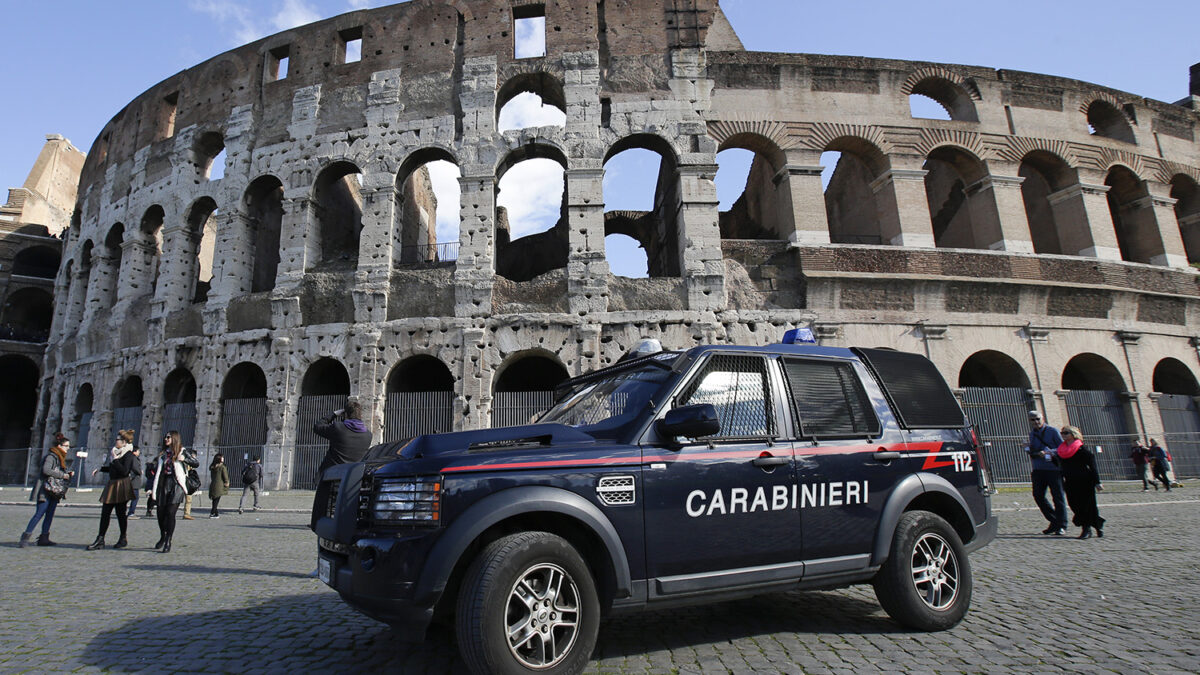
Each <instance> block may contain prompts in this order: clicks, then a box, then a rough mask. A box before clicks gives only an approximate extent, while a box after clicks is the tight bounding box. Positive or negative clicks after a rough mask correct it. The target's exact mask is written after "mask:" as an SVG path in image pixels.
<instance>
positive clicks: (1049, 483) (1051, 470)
mask: <svg viewBox="0 0 1200 675" xmlns="http://www.w3.org/2000/svg"><path fill="white" fill-rule="evenodd" d="M1029 424H1030V426H1032V427H1033V428H1032V429H1031V430H1030V431H1029V443H1028V444H1027V445H1026V446H1025V451H1026V452H1028V453H1029V459H1030V461H1031V462H1032V464H1033V469H1032V471H1031V472H1030V474H1029V482H1030V484H1031V487H1032V489H1033V501H1034V502H1036V503H1037V505H1038V508H1039V509H1041V511H1042V515H1043V516H1045V518H1046V520H1047V521H1048V522H1049V523H1050V524H1049V525H1048V526H1047V527H1046V529H1044V530H1042V534H1055V535H1064V534H1066V533H1067V497H1066V494H1065V493H1064V492H1063V475H1062V470H1061V469H1059V466H1058V463H1057V460H1056V459H1055V457H1054V451H1055V450H1056V449H1057V448H1058V446H1060V445H1062V442H1063V439H1062V436H1060V435H1059V433H1058V429H1055V428H1054V427H1052V426H1050V425H1048V424H1046V423H1045V422H1043V421H1042V414H1041V413H1040V412H1038V411H1036V410H1030V411H1029ZM1047 490H1049V491H1050V497H1051V499H1052V500H1053V501H1054V506H1053V507H1051V505H1050V502H1049V501H1047V500H1046V491H1047Z"/></svg>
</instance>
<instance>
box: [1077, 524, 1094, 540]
mask: <svg viewBox="0 0 1200 675" xmlns="http://www.w3.org/2000/svg"><path fill="white" fill-rule="evenodd" d="M1079 538H1080V539H1091V538H1092V527H1091V525H1086V526H1084V528H1083V532H1080V533H1079Z"/></svg>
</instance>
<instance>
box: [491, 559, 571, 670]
mask: <svg viewBox="0 0 1200 675" xmlns="http://www.w3.org/2000/svg"><path fill="white" fill-rule="evenodd" d="M581 619H582V607H581V606H580V600H579V588H578V587H577V586H576V585H575V580H574V579H572V578H571V575H570V574H567V572H566V571H565V570H564V569H563V568H561V567H559V566H558V565H554V564H552V563H538V564H536V565H533V566H531V567H530V568H529V569H527V570H525V572H523V573H522V574H521V575H520V576H519V577H517V581H516V582H515V583H513V586H512V589H511V590H510V591H509V594H508V605H507V607H506V608H505V620H504V626H505V636H506V637H507V639H508V649H509V651H510V652H512V655H513V656H514V657H516V659H517V660H518V661H520V662H521V664H522V665H524V666H526V667H527V668H531V669H533V670H543V669H546V668H552V667H554V666H556V665H558V664H559V663H561V662H562V660H563V659H565V658H566V657H567V654H569V653H570V652H571V648H572V647H574V646H575V640H576V639H577V638H578V637H579V622H580V620H581Z"/></svg>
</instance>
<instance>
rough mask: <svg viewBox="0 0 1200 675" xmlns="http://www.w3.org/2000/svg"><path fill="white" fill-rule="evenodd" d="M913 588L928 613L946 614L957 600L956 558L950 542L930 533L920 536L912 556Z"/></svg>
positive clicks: (957, 570)
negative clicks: (939, 612) (936, 611)
mask: <svg viewBox="0 0 1200 675" xmlns="http://www.w3.org/2000/svg"><path fill="white" fill-rule="evenodd" d="M912 581H913V587H914V588H916V590H917V595H918V596H919V597H920V598H921V601H922V602H924V603H925V605H926V606H928V607H929V608H930V609H935V610H938V611H942V610H945V609H946V608H948V607H950V606H951V605H953V604H954V601H955V599H957V598H958V589H959V567H958V556H956V555H955V554H954V549H953V548H952V547H951V546H950V542H948V541H946V540H945V539H944V538H942V537H941V536H939V535H937V534H935V533H932V532H929V533H926V534H924V535H922V536H921V538H920V539H918V540H917V543H916V545H915V546H913V552H912Z"/></svg>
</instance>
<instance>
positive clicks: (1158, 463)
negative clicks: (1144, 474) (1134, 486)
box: [1150, 438, 1171, 492]
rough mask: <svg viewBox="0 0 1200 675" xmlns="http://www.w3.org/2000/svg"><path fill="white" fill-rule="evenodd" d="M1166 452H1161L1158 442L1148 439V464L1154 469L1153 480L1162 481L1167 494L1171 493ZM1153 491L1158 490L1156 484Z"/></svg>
mask: <svg viewBox="0 0 1200 675" xmlns="http://www.w3.org/2000/svg"><path fill="white" fill-rule="evenodd" d="M1168 457H1169V455H1167V451H1166V450H1163V448H1162V446H1161V445H1159V444H1158V441H1157V440H1155V439H1153V438H1151V439H1150V463H1151V464H1152V465H1153V467H1154V480H1155V481H1160V480H1161V481H1162V484H1163V485H1164V486H1165V487H1166V488H1167V492H1170V491H1171V479H1170V478H1168V477H1167V470H1168V469H1169V468H1170V464H1169V462H1170V460H1169V459H1167V458H1168ZM1154 489H1155V490H1157V489H1158V483H1157V482H1156V483H1155V484H1154Z"/></svg>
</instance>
